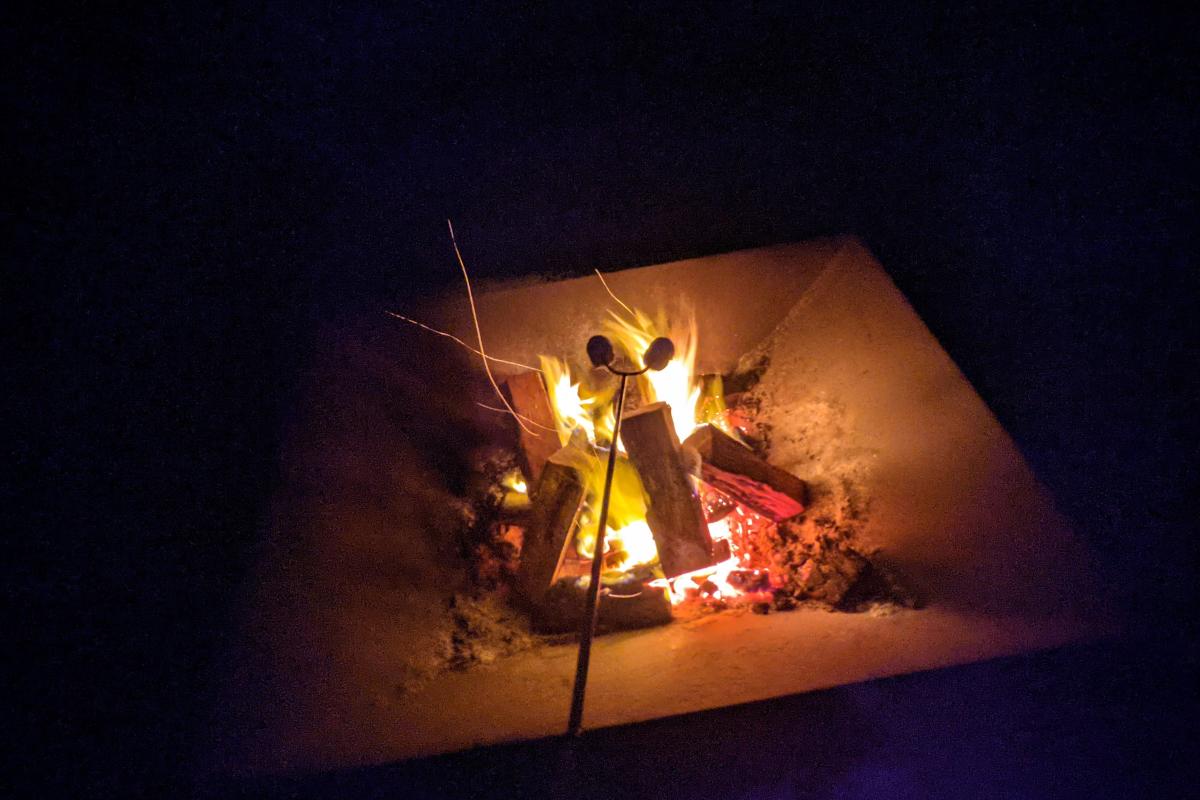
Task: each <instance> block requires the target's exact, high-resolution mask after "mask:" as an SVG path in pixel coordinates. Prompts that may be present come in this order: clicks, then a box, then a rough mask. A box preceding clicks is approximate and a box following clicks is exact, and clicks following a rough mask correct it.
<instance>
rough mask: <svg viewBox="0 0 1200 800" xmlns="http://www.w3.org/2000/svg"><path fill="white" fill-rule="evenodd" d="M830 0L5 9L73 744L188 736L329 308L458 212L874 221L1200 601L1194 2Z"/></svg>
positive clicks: (582, 267) (19, 237)
mask: <svg viewBox="0 0 1200 800" xmlns="http://www.w3.org/2000/svg"><path fill="white" fill-rule="evenodd" d="M828 6H829V8H819V7H813V8H810V9H809V10H807V11H803V12H796V11H794V10H789V11H788V12H787V13H782V12H775V11H771V10H769V9H764V8H756V9H755V10H753V11H743V10H732V9H729V8H725V9H724V10H721V11H717V12H710V11H700V10H696V9H691V10H688V11H678V10H676V11H672V12H669V13H668V12H653V11H643V10H636V9H629V8H611V9H610V8H605V9H601V8H595V9H584V8H582V7H581V8H580V10H577V11H572V12H569V13H568V12H543V11H529V10H514V9H512V8H510V7H502V6H499V5H492V4H487V5H483V6H480V7H477V8H474V9H466V8H457V9H456V8H452V7H450V6H447V5H445V4H437V6H436V10H433V9H418V8H417V7H416V6H415V4H410V5H409V6H408V10H406V11H404V12H387V13H384V12H380V11H377V10H374V9H372V8H370V7H368V6H365V5H360V4H349V3H347V4H336V5H332V6H329V7H326V8H323V9H321V10H312V9H311V8H309V9H299V8H294V7H293V4H289V3H279V4H270V3H268V4H257V5H255V6H254V7H253V8H242V9H240V10H238V11H230V10H221V9H210V8H200V9H199V10H182V9H174V10H170V11H166V10H160V11H139V12H125V13H116V12H103V11H101V10H99V9H96V8H89V9H85V10H73V11H63V12H61V13H57V14H56V13H54V12H52V11H47V12H45V13H43V14H42V16H41V18H40V19H26V20H15V19H6V24H5V26H4V29H5V33H6V34H7V36H6V38H9V39H10V40H11V43H12V44H15V45H16V46H15V47H6V48H5V51H6V60H7V68H6V75H7V76H8V79H7V80H6V81H5V84H6V87H5V88H6V92H5V99H6V101H7V103H6V104H7V105H8V106H9V107H10V111H9V113H6V114H5V117H6V121H7V124H6V126H5V128H6V131H5V134H6V136H7V137H11V138H10V139H9V146H8V148H6V149H7V152H8V153H9V154H10V158H9V160H8V163H7V164H6V169H5V171H6V173H8V175H9V180H8V181H7V183H8V185H9V186H10V190H9V194H8V198H9V203H8V204H6V205H7V208H8V210H7V211H6V212H5V216H6V221H7V222H8V223H9V224H7V225H6V226H5V227H6V229H8V232H9V236H8V237H6V238H7V239H8V240H9V242H10V244H15V249H14V251H13V252H15V253H16V256H15V257H12V258H10V259H9V261H10V263H12V264H15V265H16V267H17V269H16V270H15V273H13V272H10V276H11V277H10V279H9V283H8V292H7V294H9V295H10V296H12V297H14V298H15V300H16V302H15V303H12V302H11V301H10V303H7V304H6V307H8V308H9V309H11V310H10V311H9V313H8V314H7V315H6V316H7V317H8V321H9V323H10V324H9V326H8V328H9V331H10V337H12V339H11V340H10V341H11V342H12V343H11V344H10V345H9V350H10V352H16V353H18V358H17V360H16V361H17V363H16V365H15V367H14V368H12V369H11V373H10V374H11V377H10V384H11V386H12V387H13V388H15V389H16V391H15V393H14V395H13V400H12V401H11V402H12V403H13V405H14V411H13V412H12V413H10V419H12V420H13V421H15V422H16V423H17V426H18V428H19V429H20V430H19V432H18V435H17V436H16V437H14V438H13V441H14V442H15V444H14V445H13V453H14V457H13V459H12V460H13V462H14V466H15V467H16V470H17V472H18V473H19V475H20V479H19V480H18V481H17V482H16V484H14V485H11V488H10V492H9V499H10V500H12V501H14V502H10V503H8V504H6V505H9V506H11V507H16V506H18V505H19V506H22V507H28V508H29V509H31V510H32V511H33V512H34V513H33V515H32V517H31V518H30V521H29V522H27V523H25V525H23V526H22V527H21V528H19V530H21V534H20V535H19V536H18V537H16V538H17V541H16V542H15V548H16V551H17V556H18V557H17V558H16V559H13V561H12V563H10V566H9V567H8V570H7V572H8V577H7V578H6V587H7V589H8V592H7V593H8V596H9V598H10V602H15V603H16V604H17V605H18V606H19V607H20V608H23V609H25V610H26V611H27V612H28V613H29V616H30V620H31V621H30V624H29V625H27V626H24V627H23V629H22V630H21V631H20V632H19V633H18V639H17V641H16V642H10V645H9V648H10V649H11V650H13V651H15V652H22V651H26V652H29V653H30V654H33V655H34V657H35V660H36V659H38V658H46V659H49V660H50V662H52V663H55V664H57V665H58V666H59V667H61V668H62V669H61V671H62V672H64V673H66V674H65V675H64V677H63V678H62V679H60V680H56V681H54V685H53V687H52V688H50V689H49V691H48V692H47V690H45V689H41V688H39V689H38V690H37V691H36V692H34V691H32V686H33V684H30V687H29V688H30V691H27V692H25V695H26V697H27V698H30V697H34V698H36V699H37V703H38V706H37V707H36V708H33V707H27V708H24V710H25V711H32V712H33V713H34V715H35V716H37V717H40V718H41V721H42V724H40V725H39V726H37V730H38V731H41V730H42V729H43V728H47V730H46V732H45V734H44V735H43V734H42V733H36V734H32V733H31V734H30V737H31V738H30V740H29V741H30V743H31V746H33V747H34V748H36V752H38V753H42V754H47V756H48V760H47V761H46V762H45V763H49V764H55V765H58V766H57V768H55V769H52V770H50V771H51V772H55V771H61V773H62V775H61V776H60V777H62V778H63V779H64V780H68V781H71V782H73V783H75V785H87V784H89V783H90V782H92V781H93V780H97V781H98V780H109V779H110V777H111V774H112V772H113V766H114V765H115V764H119V763H120V762H121V759H122V758H125V757H128V758H129V759H131V763H137V764H140V765H141V767H140V768H139V770H138V773H139V774H140V776H141V777H142V778H144V779H146V780H148V781H152V779H153V777H154V776H157V775H161V774H165V773H166V772H167V771H169V769H170V768H171V766H172V764H173V762H175V761H177V760H179V755H178V754H179V753H181V752H182V751H183V749H184V748H186V747H187V746H188V743H189V742H190V741H191V739H190V736H191V735H192V733H193V732H194V728H195V726H194V725H193V724H192V721H193V719H194V715H195V711H196V704H195V703H194V702H193V698H195V697H196V695H197V692H198V690H199V683H200V679H199V677H198V676H199V674H200V672H201V670H202V668H203V666H204V665H205V664H206V663H207V662H208V660H209V659H210V657H211V655H212V653H213V652H215V648H217V647H219V645H220V644H221V641H222V637H223V636H225V635H226V633H227V632H228V617H227V615H228V613H229V612H230V603H231V598H233V597H234V596H235V592H236V590H237V587H238V585H239V581H240V580H241V578H242V577H243V574H244V570H245V568H246V565H247V559H248V557H249V553H250V551H251V549H252V547H253V544H254V541H255V536H256V526H257V525H258V523H259V521H260V519H261V517H262V513H263V510H264V503H265V500H266V498H267V496H268V493H269V487H270V482H271V477H272V470H273V468H274V464H275V456H276V448H277V444H278V442H277V432H278V429H279V426H280V422H281V419H282V418H283V416H284V415H285V414H286V413H287V409H288V407H289V402H290V398H291V391H292V386H293V381H294V379H295V377H296V374H297V371H298V370H299V369H300V368H302V366H303V364H304V361H305V358H306V355H307V353H308V352H309V348H310V346H311V332H312V330H313V327H314V323H315V321H316V320H319V319H322V318H326V317H330V316H333V315H336V314H338V313H340V312H342V311H343V310H344V309H346V308H355V307H363V306H370V305H379V306H384V305H389V304H392V303H394V302H398V301H402V299H403V298H405V297H408V296H412V295H417V294H421V293H425V292H430V291H434V290H438V289H440V288H443V287H445V286H448V285H450V284H452V283H453V282H454V281H455V280H456V279H457V276H456V273H455V271H454V265H453V262H452V261H451V253H450V250H449V248H448V242H447V240H446V236H445V222H444V221H445V219H446V218H447V217H452V218H453V219H454V221H455V225H456V228H457V230H458V231H459V235H460V239H461V242H462V245H463V247H464V251H465V253H466V256H467V258H468V261H469V263H470V264H471V266H472V269H473V272H474V274H475V276H476V277H477V278H479V279H485V278H502V277H505V276H514V275H520V274H523V273H525V272H530V271H537V272H561V273H564V274H579V273H581V272H583V271H586V270H589V269H591V268H593V267H601V268H608V269H615V268H620V267H624V266H634V265H638V264H645V263H652V262H656V261H663V260H668V259H675V258H681V257H686V256H692V255H700V254H706V253H716V252H721V251H728V250H733V249H738V248H742V247H749V246H756V245H761V244H768V243H772V242H783V241H793V240H798V239H803V238H806V237H811V236H817V235H827V234H837V233H855V234H858V235H859V236H860V237H862V238H863V240H864V241H865V242H866V243H867V245H868V246H869V247H871V248H872V249H873V250H874V251H875V252H876V254H877V255H878V256H879V258H880V260H881V261H882V263H883V264H884V265H885V267H887V269H888V270H889V271H890V272H891V274H892V275H893V277H894V279H895V280H896V282H897V283H898V284H899V285H900V287H901V289H903V290H904V291H905V292H906V294H907V295H908V296H909V298H910V299H911V300H912V302H913V304H914V305H915V307H916V308H917V310H918V312H919V313H921V315H922V316H923V317H924V319H925V320H926V321H927V323H928V324H929V326H930V327H931V328H932V329H933V331H934V333H935V334H936V335H937V336H938V337H939V338H940V339H941V340H942V341H943V343H944V344H945V345H946V347H947V349H948V350H949V351H950V353H951V355H952V356H953V357H954V358H955V359H956V361H957V362H958V363H959V365H960V366H961V367H962V368H963V370H964V371H965V372H966V373H967V375H968V377H969V378H970V379H971V380H972V381H973V382H974V384H975V385H976V387H977V388H978V389H979V391H980V393H981V394H982V395H983V396H984V398H985V399H986V400H987V401H988V402H989V404H990V405H991V406H992V408H993V409H994V410H995V411H996V413H997V415H998V416H999V417H1000V419H1001V421H1002V423H1004V425H1005V426H1006V427H1007V428H1008V429H1009V431H1010V432H1011V433H1012V434H1013V435H1014V437H1015V438H1016V439H1017V441H1018V443H1019V445H1020V446H1021V447H1022V449H1023V450H1024V452H1025V453H1026V454H1027V456H1028V457H1029V458H1030V460H1031V461H1032V462H1033V464H1034V467H1035V469H1036V470H1037V472H1038V473H1039V475H1040V476H1041V477H1042V478H1043V480H1044V481H1045V482H1046V483H1047V484H1048V485H1049V486H1050V487H1051V489H1052V491H1053V492H1054V493H1055V495H1056V497H1057V498H1058V500H1059V502H1060V503H1061V505H1062V507H1063V508H1064V509H1065V510H1066V511H1067V513H1068V514H1069V515H1071V516H1072V517H1073V518H1074V519H1075V520H1076V521H1077V522H1078V523H1079V526H1080V528H1081V530H1083V531H1084V532H1086V533H1087V535H1088V536H1089V538H1090V539H1091V541H1092V543H1093V545H1094V546H1095V548H1096V549H1097V551H1098V552H1099V553H1100V554H1101V557H1102V561H1103V563H1104V566H1105V568H1106V569H1107V570H1108V571H1109V573H1110V574H1111V575H1112V576H1113V577H1114V580H1116V581H1117V582H1118V584H1120V585H1123V586H1124V587H1125V588H1126V589H1128V590H1129V591H1128V595H1129V598H1130V599H1129V603H1128V604H1129V606H1130V608H1131V611H1132V612H1133V613H1134V614H1135V615H1137V614H1145V615H1147V616H1146V617H1145V618H1150V617H1149V615H1150V614H1152V613H1154V612H1159V613H1161V612H1164V611H1165V612H1168V613H1171V612H1179V611H1181V610H1185V609H1186V608H1187V603H1186V601H1187V597H1188V592H1189V591H1190V590H1191V583H1192V568H1193V566H1194V556H1195V547H1194V543H1193V540H1192V539H1191V537H1190V535H1189V534H1190V533H1191V527H1192V526H1191V524H1190V520H1189V518H1188V517H1186V516H1185V498H1186V494H1185V492H1186V491H1189V490H1191V491H1194V489H1195V488H1196V483H1195V469H1194V464H1195V461H1194V459H1193V458H1192V457H1191V456H1192V453H1191V448H1190V440H1189V438H1188V437H1189V434H1190V433H1191V432H1192V429H1193V427H1194V426H1193V425H1192V422H1191V418H1190V417H1191V415H1194V411H1195V403H1194V401H1193V399H1192V398H1193V394H1192V392H1191V389H1192V382H1191V373H1193V372H1194V371H1195V363H1194V362H1195V360H1196V357H1195V351H1194V348H1193V345H1192V336H1191V334H1192V333H1193V332H1194V326H1195V315H1194V313H1192V311H1191V308H1190V306H1191V297H1192V292H1193V290H1194V289H1195V287H1196V280H1197V279H1196V265H1195V258H1194V255H1193V252H1194V251H1193V250H1191V249H1190V248H1189V247H1188V245H1189V241H1187V239H1188V237H1187V236H1186V234H1187V233H1188V232H1189V231H1188V230H1187V228H1188V227H1189V223H1192V221H1193V220H1194V218H1195V203H1194V200H1195V181H1196V176H1195V170H1194V166H1195V165H1194V162H1193V153H1194V150H1195V142H1196V115H1195V111H1194V106H1195V98H1196V65H1195V62H1194V60H1193V59H1192V58H1191V56H1190V53H1188V50H1189V49H1190V45H1191V44H1192V42H1193V41H1194V34H1195V31H1196V29H1197V25H1196V23H1197V20H1196V19H1195V16H1194V15H1193V16H1190V17H1187V18H1184V17H1175V16H1173V15H1172V14H1170V13H1168V12H1167V11H1165V10H1164V8H1165V6H1164V7H1163V8H1153V7H1150V6H1146V5H1145V4H1137V5H1134V4H1127V5H1125V6H1114V5H1111V4H1096V3H1092V4H1081V5H1080V6H1079V7H1078V8H1073V9H1066V10H1063V9H1060V10H1057V11H1053V12H1049V11H1047V10H1046V9H1045V8H1041V7H1038V6H1035V7H1033V8H1032V9H1026V10H1013V9H1008V10H996V11H992V10H985V9H980V8H975V7H973V6H972V4H951V6H950V7H949V8H947V9H942V10H937V11H934V10H927V11H920V12H909V13H906V14H904V15H902V16H888V15H883V14H877V13H876V14H865V13H862V10H861V9H859V10H853V11H852V10H851V9H850V6H849V5H848V4H844V3H830V4H828ZM868 8H869V6H868ZM5 13H6V15H8V14H11V13H12V12H5ZM1140 618H1141V617H1139V619H1140ZM1178 624H1180V625H1185V629H1186V630H1194V624H1193V623H1191V622H1187V623H1178ZM1193 663H1194V662H1193ZM80 678H83V679H82V680H80ZM18 688H19V689H25V688H26V687H25V686H24V685H22V686H19V687H18ZM47 708H50V709H54V710H53V711H50V712H48V711H47V710H46V709H47ZM46 722H49V726H47V725H46V724H45V723H46ZM81 745H82V746H81ZM114 748H115V751H114ZM81 753H84V754H86V755H80V754H81ZM35 763H40V762H35Z"/></svg>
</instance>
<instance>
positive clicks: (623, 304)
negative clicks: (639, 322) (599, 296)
mask: <svg viewBox="0 0 1200 800" xmlns="http://www.w3.org/2000/svg"><path fill="white" fill-rule="evenodd" d="M596 277H597V278H599V279H600V283H601V284H602V285H603V286H604V291H606V292H608V296H609V297H611V298H612V299H613V300H616V301H617V302H618V303H620V304H621V308H623V309H625V310H626V311H628V312H629V316H631V317H633V318H634V319H637V314H635V313H633V309H632V308H630V307H629V306H627V305H625V302H624V301H623V300H622V299H621V298H619V297H617V296H616V295H615V294H613V290H612V289H610V288H608V281H606V280H604V276H603V275H602V274H600V270H596Z"/></svg>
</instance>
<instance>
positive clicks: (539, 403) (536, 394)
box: [504, 372, 560, 481]
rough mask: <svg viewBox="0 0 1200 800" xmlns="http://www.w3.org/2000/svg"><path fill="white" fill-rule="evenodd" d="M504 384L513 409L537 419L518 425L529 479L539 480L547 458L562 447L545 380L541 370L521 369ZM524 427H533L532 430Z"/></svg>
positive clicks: (522, 454)
mask: <svg viewBox="0 0 1200 800" xmlns="http://www.w3.org/2000/svg"><path fill="white" fill-rule="evenodd" d="M504 388H505V389H506V390H507V391H508V401H509V402H510V403H512V407H513V409H514V410H515V411H516V412H517V413H518V414H520V415H521V416H523V417H527V418H528V419H531V420H533V421H534V422H535V423H537V424H536V425H530V424H529V423H528V422H527V423H525V425H524V426H518V430H519V432H520V437H521V438H520V443H521V457H522V459H523V460H524V462H525V463H524V465H523V466H524V467H525V474H526V475H528V476H529V479H530V481H536V480H537V479H538V478H539V477H540V476H541V474H542V467H543V466H545V464H546V461H547V459H549V458H550V456H552V455H554V454H555V453H557V452H558V448H559V447H560V445H559V442H558V433H557V432H555V429H554V413H553V412H552V411H551V410H550V396H549V395H548V394H547V392H546V384H545V382H544V381H543V380H542V373H540V372H522V373H521V374H519V375H514V376H512V377H511V378H509V379H508V380H506V381H505V382H504ZM525 428H530V429H532V433H531V432H530V431H528V430H525Z"/></svg>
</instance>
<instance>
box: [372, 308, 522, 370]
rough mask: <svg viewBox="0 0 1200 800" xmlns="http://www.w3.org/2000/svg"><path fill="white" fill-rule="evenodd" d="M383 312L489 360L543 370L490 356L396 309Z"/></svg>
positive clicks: (450, 334) (451, 334) (452, 335)
mask: <svg viewBox="0 0 1200 800" xmlns="http://www.w3.org/2000/svg"><path fill="white" fill-rule="evenodd" d="M383 313H385V314H390V315H391V316H393V317H395V318H396V319H402V320H404V321H405V322H411V323H412V324H413V325H416V326H417V327H418V328H424V329H425V330H427V331H429V332H430V333H436V334H437V335H438V336H445V337H446V338H447V339H452V340H454V341H456V342H458V343H459V344H461V345H462V346H463V347H465V348H466V349H467V350H468V351H470V352H472V353H474V354H475V355H477V356H483V357H484V358H486V359H487V360H488V361H495V362H496V363H497V364H509V365H510V366H514V367H520V368H521V369H531V370H533V371H534V372H541V370H540V369H538V368H537V367H531V366H529V365H528V364H522V363H521V362H520V361H509V360H508V359H507V358H496V357H495V356H489V355H488V354H487V353H481V352H480V351H478V350H476V349H475V348H474V347H471V345H469V344H467V343H466V342H464V341H463V340H462V339H460V338H458V337H457V336H455V335H454V334H453V333H446V332H445V331H439V330H438V329H437V328H431V327H430V326H428V325H426V324H425V323H424V322H418V321H417V320H415V319H413V318H412V317H406V316H404V315H403V314H397V313H396V312H395V311H385V312H383Z"/></svg>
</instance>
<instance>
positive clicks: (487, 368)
mask: <svg viewBox="0 0 1200 800" xmlns="http://www.w3.org/2000/svg"><path fill="white" fill-rule="evenodd" d="M446 226H447V227H448V228H450V244H452V245H454V256H455V257H456V258H457V259H458V266H459V267H461V268H462V274H463V281H464V282H465V283H466V284H467V301H468V302H469V303H470V305H471V321H472V322H474V323H475V336H476V338H477V339H478V340H479V354H480V355H481V356H482V358H483V371H484V372H486V373H487V376H488V380H489V381H491V384H492V388H493V389H495V390H496V396H497V397H499V398H500V402H502V403H504V407H505V408H507V409H508V411H509V413H510V414H512V415H513V419H515V420H516V421H517V424H518V425H520V426H521V430H523V431H525V432H526V433H528V434H529V435H530V436H537V437H539V438H540V437H541V434H540V433H537V432H536V431H533V430H530V429H529V428H527V427H525V423H524V422H522V421H521V415H520V414H518V413H517V412H516V409H514V408H513V407H512V406H511V405H509V402H508V398H506V397H505V396H504V392H502V391H500V384H498V383H496V378H495V376H494V375H492V368H491V367H490V366H488V359H487V353H486V352H485V351H484V348H483V331H482V330H481V329H480V328H479V314H478V313H477V312H476V311H475V295H474V293H473V292H472V291H471V278H470V276H468V275H467V265H466V263H464V262H463V257H462V253H461V252H460V251H459V249H458V240H457V239H456V238H455V237H454V224H453V223H452V222H450V220H446Z"/></svg>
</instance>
